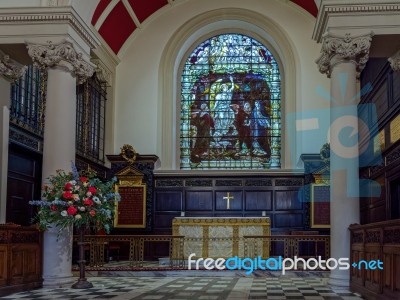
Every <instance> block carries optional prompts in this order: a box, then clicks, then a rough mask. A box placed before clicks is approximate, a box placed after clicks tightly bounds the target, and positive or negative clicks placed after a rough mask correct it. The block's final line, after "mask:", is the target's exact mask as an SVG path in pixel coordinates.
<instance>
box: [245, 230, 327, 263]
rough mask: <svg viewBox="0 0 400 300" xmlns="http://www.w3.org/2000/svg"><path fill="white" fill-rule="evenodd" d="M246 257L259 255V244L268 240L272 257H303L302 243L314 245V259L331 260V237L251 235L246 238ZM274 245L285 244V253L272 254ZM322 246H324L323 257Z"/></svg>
mask: <svg viewBox="0 0 400 300" xmlns="http://www.w3.org/2000/svg"><path fill="white" fill-rule="evenodd" d="M243 238H244V239H245V242H244V255H245V257H252V256H254V255H253V253H258V249H257V247H258V245H259V242H262V241H264V240H267V241H268V243H269V247H270V256H275V255H276V256H278V255H281V256H283V257H284V258H293V257H294V256H297V257H301V253H300V249H301V243H305V242H307V243H313V246H314V251H313V255H312V257H317V256H322V257H323V258H325V259H326V258H329V255H330V236H329V235H249V236H244V237H243ZM274 243H283V249H284V251H283V253H274V252H272V251H271V250H272V248H273V244H274ZM320 244H323V246H322V247H323V248H322V249H323V255H319V253H320V252H321V248H320Z"/></svg>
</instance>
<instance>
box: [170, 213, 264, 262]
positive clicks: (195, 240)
mask: <svg viewBox="0 0 400 300" xmlns="http://www.w3.org/2000/svg"><path fill="white" fill-rule="evenodd" d="M270 230H271V227H270V219H269V218H267V217H226V218H210V217H208V218H207V217H204V218H200V217H177V218H174V219H173V221H172V234H173V235H182V236H184V237H185V239H184V251H183V253H184V257H185V259H187V258H188V257H189V255H190V254H192V253H195V254H196V255H195V257H194V258H200V257H203V258H207V257H210V258H219V257H222V258H229V257H234V256H238V257H242V258H243V257H245V256H252V257H257V256H261V257H263V258H267V257H269V241H268V239H266V238H260V236H269V235H270V232H271V231H270ZM250 236H258V238H250ZM245 237H246V238H245ZM175 246H176V245H174V247H175ZM174 250H175V249H174ZM173 252H175V251H173Z"/></svg>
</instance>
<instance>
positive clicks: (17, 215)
mask: <svg viewBox="0 0 400 300" xmlns="http://www.w3.org/2000/svg"><path fill="white" fill-rule="evenodd" d="M41 168H42V157H41V155H39V154H37V153H34V152H32V151H29V150H26V149H23V148H21V147H19V146H16V145H13V144H12V145H11V146H10V149H9V157H8V178H7V211H6V221H7V222H11V223H16V224H19V225H30V224H31V220H32V218H33V216H34V213H35V212H34V209H33V207H32V206H31V205H29V201H31V200H39V199H40V193H41V176H42V174H41V172H42V171H41Z"/></svg>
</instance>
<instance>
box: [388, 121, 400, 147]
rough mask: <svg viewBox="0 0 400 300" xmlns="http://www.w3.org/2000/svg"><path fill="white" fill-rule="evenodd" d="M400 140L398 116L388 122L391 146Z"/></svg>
mask: <svg viewBox="0 0 400 300" xmlns="http://www.w3.org/2000/svg"><path fill="white" fill-rule="evenodd" d="M398 140H400V115H398V116H397V117H396V118H394V120H393V121H392V122H390V142H391V143H392V144H394V143H396V142H397V141H398Z"/></svg>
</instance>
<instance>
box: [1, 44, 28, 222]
mask: <svg viewBox="0 0 400 300" xmlns="http://www.w3.org/2000/svg"><path fill="white" fill-rule="evenodd" d="M25 71H26V67H23V66H21V65H20V64H19V63H17V62H16V61H14V60H12V59H10V57H9V56H8V55H6V54H4V53H3V52H1V51H0V75H2V76H1V77H0V126H1V127H0V224H2V223H5V222H6V209H7V207H6V205H7V176H8V138H9V130H10V126H9V122H10V110H9V105H10V83H11V82H13V81H15V80H17V79H18V78H20V77H21V76H23V75H24V74H25Z"/></svg>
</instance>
